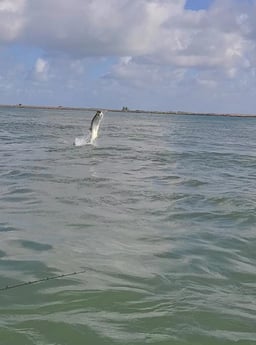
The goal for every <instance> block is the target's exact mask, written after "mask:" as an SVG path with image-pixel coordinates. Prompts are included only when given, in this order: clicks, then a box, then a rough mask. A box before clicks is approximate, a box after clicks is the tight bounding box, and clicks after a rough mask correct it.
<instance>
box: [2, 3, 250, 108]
mask: <svg viewBox="0 0 256 345" xmlns="http://www.w3.org/2000/svg"><path fill="white" fill-rule="evenodd" d="M255 15H256V0H187V1H185V0H108V1H107V2H106V1H105V0H93V1H89V0H73V1H72V2H70V1H69V0H37V1H36V2H35V1H33V0H1V1H0V103H2V104H18V103H22V104H35V105H36V104H37V105H38V104H41V105H56V106H58V105H63V106H65V105H66V106H84V107H87V106H88V107H101V108H122V107H123V106H128V107H129V108H132V109H153V110H166V111H168V110H187V111H198V112H231V113H255V112H256V111H255V108H256V100H255V91H256V90H255V85H256V83H255V76H256V59H255V56H256V23H255Z"/></svg>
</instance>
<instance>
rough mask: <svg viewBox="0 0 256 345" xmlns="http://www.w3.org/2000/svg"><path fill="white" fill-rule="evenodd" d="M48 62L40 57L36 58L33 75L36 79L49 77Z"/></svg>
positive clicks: (44, 79) (42, 79)
mask: <svg viewBox="0 0 256 345" xmlns="http://www.w3.org/2000/svg"><path fill="white" fill-rule="evenodd" d="M48 72H49V63H48V62H47V61H46V60H44V59H42V58H38V59H37V60H36V63H35V67H34V76H35V79H36V80H39V81H47V80H48V78H49V74H48Z"/></svg>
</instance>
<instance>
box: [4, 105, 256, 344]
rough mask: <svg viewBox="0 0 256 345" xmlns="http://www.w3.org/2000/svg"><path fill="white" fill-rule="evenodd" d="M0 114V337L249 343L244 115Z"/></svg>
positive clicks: (249, 137)
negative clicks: (91, 128)
mask: <svg viewBox="0 0 256 345" xmlns="http://www.w3.org/2000/svg"><path fill="white" fill-rule="evenodd" d="M91 115H92V114H91V113H89V112H80V111H73V112H67V111H62V110H61V111H54V110H32V109H30V110H28V109H17V110H15V109H8V108H6V109H4V108H2V109H1V110H0V117H1V123H2V125H1V128H0V140H1V144H2V145H1V147H0V186H1V198H0V210H1V211H0V212H1V220H0V238H1V242H0V283H1V286H0V288H1V287H5V286H6V285H12V284H19V283H22V282H28V281H33V280H40V279H45V278H46V277H51V276H56V275H57V276H58V275H62V274H65V273H70V272H75V271H80V270H85V272H84V273H81V274H77V275H74V276H69V277H62V278H59V279H53V280H48V281H43V282H41V283H38V284H33V285H26V286H23V287H19V288H17V289H10V290H6V291H1V292H0V303H1V310H0V315H1V317H0V340H1V342H0V343H1V344H2V343H3V344H4V345H15V344H19V345H20V344H21V345H22V344H24V345H29V344H65V345H66V344H85V343H88V344H113V343H118V344H125V343H137V344H145V343H152V344H168V345H169V344H197V345H198V344H204V345H205V344H220V343H223V344H224V343H225V344H234V343H239V344H254V343H256V332H255V329H256V297H255V288H256V269H255V267H256V266H255V264H256V261H255V252H256V236H255V223H256V212H255V211H256V206H255V205H256V191H255V189H256V187H255V186H256V184H255V179H256V173H255V166H256V155H255V152H256V151H255V149H256V140H255V126H256V125H255V120H254V119H241V118H239V119H236V118H224V117H220V118H218V117H210V118H209V117H202V116H200V117H196V116H192V117H189V116H164V115H163V116H159V115H146V114H136V115H135V114H129V113H125V114H122V113H120V114H118V113H110V112H109V113H107V115H106V116H105V118H104V123H103V124H102V126H101V132H100V136H99V138H98V139H97V146H86V147H74V146H73V139H74V137H75V135H76V134H77V133H79V131H80V132H81V131H83V130H84V128H88V125H89V123H90V120H91Z"/></svg>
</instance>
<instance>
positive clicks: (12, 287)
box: [0, 269, 87, 291]
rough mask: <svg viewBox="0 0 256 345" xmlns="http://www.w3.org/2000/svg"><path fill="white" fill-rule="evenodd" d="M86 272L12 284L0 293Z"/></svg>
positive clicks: (75, 272)
mask: <svg viewBox="0 0 256 345" xmlns="http://www.w3.org/2000/svg"><path fill="white" fill-rule="evenodd" d="M85 272H87V269H85V270H82V271H74V272H70V273H63V274H59V275H56V276H51V277H45V278H41V279H36V280H30V281H27V282H23V283H19V284H13V285H6V286H4V287H1V288H0V291H6V290H10V289H16V288H19V287H22V286H27V285H33V284H37V283H43V282H46V281H49V280H54V279H59V278H64V277H70V276H75V275H77V274H82V273H85Z"/></svg>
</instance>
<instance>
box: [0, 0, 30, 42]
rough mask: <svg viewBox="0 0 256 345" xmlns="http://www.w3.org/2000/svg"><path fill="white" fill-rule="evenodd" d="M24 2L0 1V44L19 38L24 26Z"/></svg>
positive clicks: (24, 0) (17, 0)
mask: <svg viewBox="0 0 256 345" xmlns="http://www.w3.org/2000/svg"><path fill="white" fill-rule="evenodd" d="M25 4H26V0H1V1H0V44H1V42H10V41H13V40H15V39H16V38H18V37H20V36H21V34H22V30H23V28H24V25H25V21H26V16H27V14H26V13H25Z"/></svg>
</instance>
